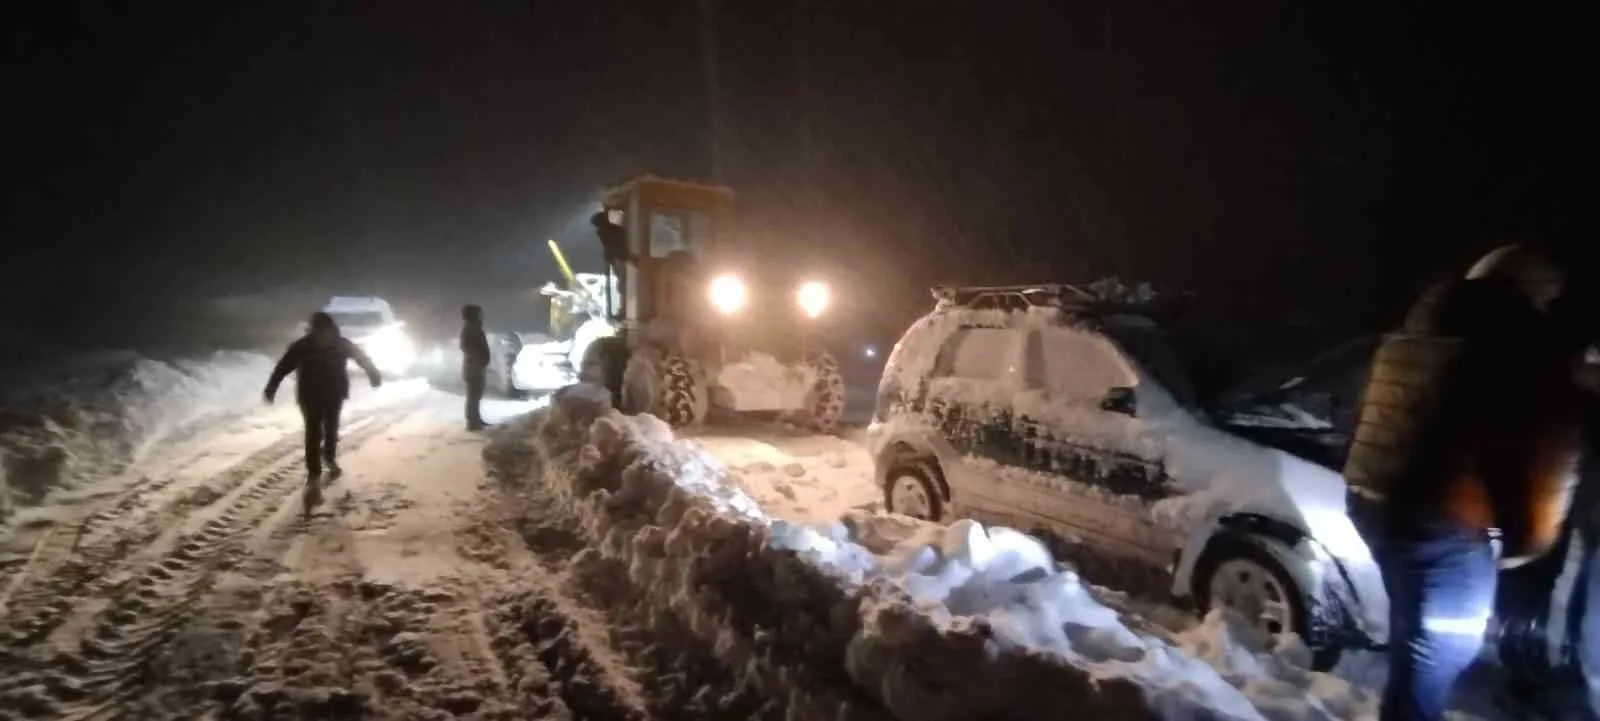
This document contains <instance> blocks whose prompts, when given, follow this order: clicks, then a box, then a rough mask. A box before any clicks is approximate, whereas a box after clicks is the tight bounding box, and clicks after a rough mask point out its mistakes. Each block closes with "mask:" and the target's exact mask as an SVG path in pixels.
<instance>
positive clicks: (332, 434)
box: [263, 312, 383, 512]
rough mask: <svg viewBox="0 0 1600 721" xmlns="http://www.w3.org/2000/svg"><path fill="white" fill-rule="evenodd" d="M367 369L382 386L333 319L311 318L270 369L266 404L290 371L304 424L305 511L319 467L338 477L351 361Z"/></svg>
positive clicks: (317, 489)
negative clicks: (342, 414)
mask: <svg viewBox="0 0 1600 721" xmlns="http://www.w3.org/2000/svg"><path fill="white" fill-rule="evenodd" d="M351 361H354V362H355V363H356V364H357V365H359V366H360V367H361V369H362V370H363V371H366V374H367V379H368V380H369V381H371V383H372V387H373V388H377V387H379V386H381V385H383V377H382V376H381V375H379V373H378V368H377V366H375V365H373V363H372V359H371V358H368V357H367V354H366V353H365V352H363V351H362V350H361V348H360V347H359V346H357V345H356V344H355V343H353V342H351V341H350V339H348V338H345V337H344V336H343V335H341V334H340V333H339V326H338V324H337V323H334V321H333V316H330V315H328V314H327V313H321V312H318V313H313V314H311V322H310V326H309V328H307V330H306V334H305V335H304V336H302V337H301V338H300V339H298V340H296V341H295V342H293V343H291V344H289V349H288V350H286V351H284V353H283V357H282V358H280V359H278V365H277V366H276V367H274V368H273V369H272V377H271V378H269V379H268V380H267V388H266V391H265V392H264V393H263V396H264V397H265V398H266V401H267V403H272V402H273V400H274V399H275V398H276V397H277V395H278V386H279V385H280V384H282V383H283V379H284V378H287V377H288V376H289V374H290V373H293V374H294V376H295V389H294V395H295V402H296V403H298V404H299V406H300V415H301V417H302V418H303V419H304V420H305V433H306V447H305V463H306V510H307V511H308V512H309V511H310V509H311V507H312V506H314V505H316V503H317V501H319V500H320V499H321V494H322V486H321V482H322V468H323V464H324V463H326V464H327V467H328V471H329V475H330V478H329V480H332V479H334V478H338V476H339V474H340V473H341V469H340V468H339V462H338V451H339V415H340V412H341V411H342V410H343V409H344V402H345V399H347V398H349V397H350V373H349V365H350V362H351Z"/></svg>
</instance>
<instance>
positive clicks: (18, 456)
mask: <svg viewBox="0 0 1600 721" xmlns="http://www.w3.org/2000/svg"><path fill="white" fill-rule="evenodd" d="M271 370H272V361H271V360H270V359H268V358H266V357H265V356H260V355H256V354H251V353H238V352H223V353H216V354H213V355H211V356H207V357H200V358H191V359H183V360H175V361H159V360H151V359H148V358H141V357H137V356H119V357H115V358H102V359H100V360H99V361H97V362H95V363H89V364H82V365H70V366H65V367H63V368H61V369H58V372H56V373H50V374H38V373H36V374H32V375H31V376H29V377H25V378H12V379H8V382H7V387H6V388H3V389H0V519H3V518H5V517H7V516H8V515H9V511H10V510H12V509H13V508H15V507H16V506H21V505H35V504H38V503H40V502H41V501H43V499H44V498H45V496H46V495H47V494H48V493H49V492H50V491H51V490H53V489H57V488H63V487H70V486H74V485H78V484H81V483H83V482H85V481H88V480H92V479H95V478H99V477H103V476H105V475H108V474H112V473H116V472H118V471H119V470H120V469H122V468H125V467H126V466H128V465H129V464H133V463H137V462H138V461H139V460H140V459H142V458H143V457H144V456H145V454H146V453H148V452H149V450H150V449H151V447H152V446H154V445H155V444H157V443H159V442H161V441H162V440H163V439H165V438H168V437H170V436H172V435H173V434H175V433H180V432H183V431H185V430H188V429H192V428H194V427H195V426H196V424H198V423H199V422H201V421H204V420H207V419H210V418H214V417H216V416H218V415H221V414H228V413H233V412H238V411H241V410H244V409H247V408H251V407H254V406H257V405H259V404H260V403H261V401H260V398H261V388H262V386H263V385H264V384H265V383H266V379H267V375H268V373H270V372H271Z"/></svg>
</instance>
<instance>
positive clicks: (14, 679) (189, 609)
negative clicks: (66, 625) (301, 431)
mask: <svg viewBox="0 0 1600 721" xmlns="http://www.w3.org/2000/svg"><path fill="white" fill-rule="evenodd" d="M407 415H409V411H399V412H395V411H390V412H388V413H386V414H385V413H382V412H379V413H374V414H370V415H367V416H364V417H363V418H361V419H360V420H358V421H357V424H356V427H354V428H352V430H351V432H350V433H348V434H347V435H346V439H347V441H348V447H350V448H355V447H358V446H360V445H361V444H362V443H364V442H365V441H366V440H368V439H370V438H372V437H374V436H376V435H378V434H380V433H382V432H383V431H385V430H387V429H389V428H390V427H392V426H394V425H396V424H397V423H398V422H399V421H400V420H402V419H403V418H405V417H406V416H407ZM296 446H298V443H296ZM277 448H278V444H275V445H274V446H273V447H271V448H270V449H273V450H275V449H277ZM274 466H276V467H275V468H274ZM269 468H270V469H272V470H270V471H267V472H265V473H263V472H262V471H264V470H267V469H269ZM303 478H304V467H303V462H302V460H301V459H299V458H298V457H295V456H294V455H293V454H291V455H290V456H289V457H288V458H281V457H280V458H271V457H269V456H267V455H266V453H265V451H264V452H263V453H262V454H260V455H256V456H252V457H251V459H247V461H246V462H244V463H241V464H239V465H236V466H235V467H234V468H232V469H230V470H229V471H228V472H226V473H224V474H222V476H221V477H220V480H219V481H218V482H217V484H215V485H217V486H220V487H221V488H224V489H227V490H226V491H225V492H223V493H222V494H220V495H216V496H212V497H211V498H210V499H209V501H208V502H206V503H204V504H201V505H202V507H209V506H211V505H214V504H215V503H217V502H220V501H222V500H224V499H225V498H231V500H229V501H228V502H227V505H226V506H224V507H223V508H222V510H221V511H220V512H219V513H218V514H217V516H216V517H214V518H212V519H211V520H209V521H207V522H206V523H205V524H203V525H202V526H201V527H200V528H199V529H198V530H196V531H193V532H188V533H184V534H181V535H180V536H178V537H177V539H175V544H174V548H172V549H171V550H169V551H167V552H166V553H164V554H162V556H161V557H160V558H159V559H158V560H156V561H154V562H152V563H150V564H148V565H146V566H145V567H144V568H142V569H141V570H140V571H139V572H138V573H137V575H135V576H133V577H132V578H131V579H130V580H128V581H124V582H120V583H113V582H109V581H106V580H104V579H105V578H106V576H105V574H104V573H100V574H96V575H95V576H93V577H92V580H95V581H97V582H96V583H89V582H88V580H84V581H79V580H78V579H76V578H74V579H72V580H71V581H69V582H68V583H67V584H62V585H71V584H75V585H76V587H78V588H81V589H85V590H87V591H90V592H95V591H109V592H110V600H109V602H108V604H107V605H106V607H105V608H104V609H102V610H101V611H99V612H98V613H96V614H95V615H94V617H93V618H92V619H90V620H89V624H88V626H87V629H86V632H85V635H84V636H83V637H82V638H81V639H80V640H79V645H78V649H77V652H76V653H73V652H63V653H59V654H56V655H55V656H54V657H52V658H49V659H47V660H43V661H42V662H35V663H26V660H25V659H21V658H16V657H13V658H6V659H0V661H5V662H8V663H7V665H8V666H10V667H12V668H16V667H17V666H19V665H21V666H24V667H31V668H28V670H27V671H23V672H20V673H12V674H11V676H10V678H9V679H7V680H5V681H0V707H14V708H18V709H22V710H23V711H24V712H27V711H28V710H29V709H34V710H37V711H41V712H51V711H54V712H55V713H61V712H62V711H65V712H66V713H67V714H68V715H67V716H66V717H68V718H77V717H81V716H85V715H89V714H91V713H93V712H95V711H97V710H99V709H108V710H111V709H114V706H115V704H116V703H118V702H119V701H121V700H124V699H126V698H129V697H131V696H132V695H134V694H135V693H136V692H137V691H138V690H139V689H140V688H141V687H142V685H143V682H144V678H145V676H146V675H147V674H146V670H147V669H146V664H147V663H148V661H149V658H150V657H151V655H152V654H151V651H152V650H153V649H156V648H158V647H160V646H161V645H163V644H165V643H167V642H168V641H170V640H171V639H172V638H173V637H174V636H175V635H176V634H177V633H178V632H179V631H180V630H182V628H183V626H184V625H185V624H186V623H187V622H188V621H189V619H190V618H191V617H192V616H193V615H194V613H195V612H196V610H197V609H198V608H199V607H200V606H201V605H202V604H203V602H204V601H205V599H206V598H207V596H208V595H209V594H210V592H211V589H212V587H213V585H214V583H215V581H216V573H217V572H218V571H219V570H222V567H223V566H224V565H226V564H227V563H228V562H229V561H233V560H237V556H238V555H239V554H240V552H241V550H242V547H243V544H244V542H245V541H246V539H247V538H248V536H249V534H250V532H251V531H253V530H254V529H255V528H256V527H258V526H259V525H260V524H261V523H263V522H265V521H266V520H267V519H268V518H270V517H271V516H272V515H273V514H274V513H275V512H277V510H278V509H279V507H280V506H282V505H283V504H284V502H285V500H286V499H287V497H289V496H290V495H291V494H292V493H293V492H294V491H295V490H298V489H299V488H300V487H301V486H302V484H303ZM206 487H207V488H211V489H212V490H213V491H215V490H217V489H216V488H215V487H213V484H207V485H206ZM178 505H179V506H180V507H181V506H182V505H183V504H181V503H180V504H178ZM114 563H115V562H112V564H113V565H114ZM100 570H111V569H109V568H104V566H102V568H101V569H100ZM62 605H63V604H62V603H61V602H57V603H55V604H52V605H51V606H49V607H48V608H47V609H46V611H45V613H44V616H45V617H46V618H53V619H54V622H55V624H57V625H59V624H60V623H61V620H62V619H64V617H65V616H66V615H67V612H69V611H70V610H71V603H70V601H68V602H66V603H65V606H66V607H65V608H61V606H62ZM37 615H39V614H35V616H37ZM30 618H33V617H30ZM36 636H37V634H36V633H35V634H34V635H33V636H30V637H28V638H30V639H33V640H36ZM19 661H22V662H23V663H20V664H19V663H17V662H19Z"/></svg>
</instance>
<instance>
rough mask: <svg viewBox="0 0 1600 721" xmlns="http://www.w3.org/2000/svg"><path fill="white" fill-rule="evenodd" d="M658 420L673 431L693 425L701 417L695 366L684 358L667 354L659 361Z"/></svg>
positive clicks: (674, 354)
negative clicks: (659, 408)
mask: <svg viewBox="0 0 1600 721" xmlns="http://www.w3.org/2000/svg"><path fill="white" fill-rule="evenodd" d="M660 372H661V385H660V388H661V400H660V404H661V412H662V413H663V414H665V415H664V417H663V418H662V419H661V420H664V421H666V422H667V425H669V426H672V427H673V428H684V427H686V426H691V425H694V424H695V423H696V422H698V421H699V420H700V416H701V415H702V414H703V410H702V408H703V407H704V405H703V404H702V403H701V402H700V388H699V384H697V383H696V382H695V373H694V366H693V365H692V364H690V363H689V360H688V359H687V358H684V357H683V356H682V355H679V354H677V353H669V354H667V356H666V357H665V358H663V359H662V361H661V366H660Z"/></svg>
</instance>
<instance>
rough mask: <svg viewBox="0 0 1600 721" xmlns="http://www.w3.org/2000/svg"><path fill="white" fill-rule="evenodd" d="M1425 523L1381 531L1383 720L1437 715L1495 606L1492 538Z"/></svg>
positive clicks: (1425, 720)
mask: <svg viewBox="0 0 1600 721" xmlns="http://www.w3.org/2000/svg"><path fill="white" fill-rule="evenodd" d="M1425 526H1426V527H1425V530H1422V531H1421V532H1418V533H1415V534H1408V537H1407V538H1394V537H1390V538H1386V539H1385V540H1384V545H1383V550H1382V553H1381V558H1380V561H1379V563H1380V564H1381V565H1382V567H1383V575H1384V585H1385V586H1386V587H1387V588H1388V590H1389V604H1390V610H1389V617H1390V628H1389V644H1390V650H1389V682H1388V685H1387V687H1386V688H1385V689H1384V695H1383V708H1382V711H1381V712H1380V715H1379V718H1380V720H1381V721H1437V720H1438V719H1442V718H1443V717H1444V709H1445V703H1446V702H1447V701H1448V700H1449V698H1450V692H1451V689H1452V688H1453V687H1454V685H1455V681H1456V679H1457V678H1458V677H1459V676H1460V675H1461V673H1462V672H1463V671H1465V670H1466V669H1467V667H1468V666H1469V665H1471V664H1472V662H1473V660H1474V659H1475V658H1476V657H1477V654H1478V650H1479V648H1480V647H1481V646H1482V644H1483V635H1484V631H1485V629H1486V627H1487V626H1488V622H1489V618H1490V616H1491V614H1492V613H1493V610H1494V591H1495V580H1496V570H1497V569H1496V565H1495V558H1494V551H1493V549H1492V547H1491V546H1490V544H1489V540H1488V539H1487V538H1486V537H1483V536H1481V535H1480V534H1476V533H1474V532H1472V531H1469V530H1466V529H1460V528H1455V527H1451V526H1448V525H1445V524H1438V523H1433V524H1425ZM1414 539H1420V540H1414Z"/></svg>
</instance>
